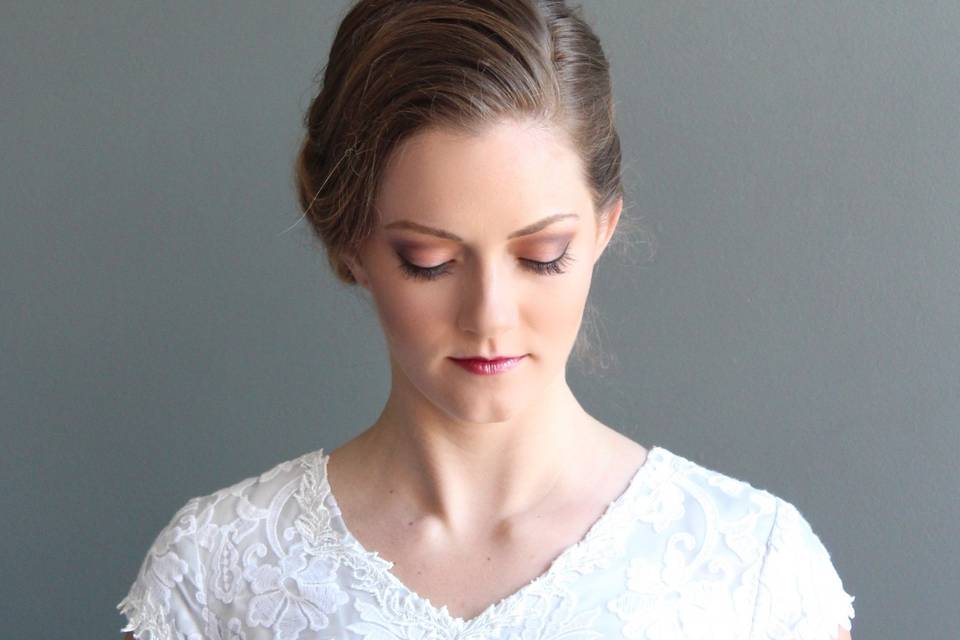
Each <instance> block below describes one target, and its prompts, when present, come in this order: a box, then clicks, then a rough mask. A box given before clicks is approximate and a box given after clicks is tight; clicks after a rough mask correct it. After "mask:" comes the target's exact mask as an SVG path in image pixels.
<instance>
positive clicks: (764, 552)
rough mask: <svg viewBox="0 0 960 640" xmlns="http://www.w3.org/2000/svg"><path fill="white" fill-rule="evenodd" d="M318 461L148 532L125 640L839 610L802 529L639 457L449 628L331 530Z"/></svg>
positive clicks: (701, 627)
mask: <svg viewBox="0 0 960 640" xmlns="http://www.w3.org/2000/svg"><path fill="white" fill-rule="evenodd" d="M328 459H329V456H328V455H327V454H325V453H324V451H323V449H320V450H318V451H314V452H310V453H307V454H304V455H302V456H300V457H298V458H295V459H293V460H289V461H286V462H283V463H281V464H278V465H276V466H275V467H273V468H272V469H270V470H269V471H267V472H265V473H263V474H261V475H260V476H256V477H252V478H247V479H245V480H243V481H241V482H238V483H236V484H234V485H232V486H230V487H226V488H224V489H221V490H219V491H217V492H215V493H212V494H209V495H207V496H201V497H195V498H191V499H190V500H189V501H187V503H186V504H185V505H184V506H183V507H182V508H181V509H179V510H178V511H177V513H176V514H174V516H173V518H172V519H171V520H170V522H169V523H168V524H167V525H166V526H165V527H164V528H163V529H162V530H161V531H160V532H159V534H158V535H157V537H156V539H155V540H154V542H153V544H152V546H151V547H150V549H149V551H148V552H147V555H146V557H145V558H144V560H143V563H142V564H141V566H140V570H139V572H138V574H137V576H136V579H135V581H134V583H133V585H132V586H131V588H130V590H129V592H128V594H127V596H126V597H125V598H124V599H123V600H122V601H121V602H120V603H119V604H118V605H117V608H118V609H119V610H120V611H121V612H122V613H123V614H124V615H125V616H126V617H127V619H128V623H127V625H126V626H124V627H123V628H122V629H121V632H127V631H133V633H134V637H135V638H137V639H138V640H172V639H177V640H200V639H207V638H209V639H213V640H266V639H275V640H320V639H324V640H327V639H333V638H342V639H362V638H365V639H370V640H387V639H394V638H400V639H404V640H432V639H440V638H444V639H447V638H450V639H453V638H456V639H462V640H486V639H490V640H492V639H495V638H509V639H510V640H561V639H563V640H587V639H594V638H629V639H633V640H707V639H710V640H724V639H730V640H734V639H737V640H833V639H834V638H835V636H834V635H833V634H834V633H835V632H836V630H837V628H838V627H843V628H845V629H848V630H849V629H850V626H851V623H850V620H851V619H852V618H853V616H854V610H853V605H852V603H853V600H854V598H853V596H851V595H849V594H847V593H846V592H845V591H844V589H843V585H842V583H841V580H840V577H839V576H838V575H837V573H836V571H835V569H834V567H833V565H832V563H831V560H830V555H829V553H828V552H827V550H826V549H825V548H824V546H823V544H822V543H821V541H820V539H819V538H818V537H817V535H816V534H815V533H814V532H813V530H812V528H811V527H810V525H809V523H807V521H806V520H805V519H804V518H803V516H802V515H801V514H800V513H799V511H797V509H796V508H795V507H794V506H793V505H792V504H790V503H789V502H786V501H785V500H783V499H781V498H778V497H776V496H774V495H772V494H770V493H768V492H766V491H764V490H762V489H757V488H754V487H752V486H751V485H749V484H747V483H746V482H742V481H740V480H737V479H735V478H731V477H729V476H725V475H723V474H720V473H718V472H715V471H712V470H710V469H706V468H705V467H702V466H700V465H698V464H696V463H694V462H692V461H690V460H687V459H685V458H683V457H682V456H679V455H677V454H674V453H672V452H670V451H668V450H667V449H664V448H662V447H652V448H651V449H650V451H649V454H648V456H647V460H646V461H645V462H644V464H643V465H642V466H641V467H640V468H639V469H638V470H637V472H636V473H635V475H634V477H633V478H632V480H631V482H630V484H629V486H628V487H627V489H626V490H624V492H623V493H622V494H621V495H620V496H619V497H617V498H616V499H615V500H614V501H612V502H611V503H610V504H609V505H608V507H607V509H606V511H604V513H603V515H602V516H600V518H599V519H598V520H597V521H595V522H594V523H593V525H592V526H591V527H590V529H589V530H588V531H587V533H586V534H585V535H584V536H583V537H582V538H581V539H580V541H579V542H577V543H576V544H574V545H571V546H569V547H567V548H566V549H564V550H563V552H561V553H560V554H559V555H558V556H557V557H556V558H555V559H554V561H553V562H552V564H551V565H550V566H549V567H548V569H547V570H546V571H545V572H544V573H542V574H541V575H539V576H537V577H535V578H534V579H533V580H531V581H530V582H529V583H527V584H526V585H525V586H524V587H522V588H520V589H518V590H517V591H514V592H513V593H512V594H510V595H508V596H507V597H505V598H503V599H501V600H500V601H498V602H496V603H493V604H491V605H490V606H488V607H487V608H486V609H485V610H484V611H482V612H481V613H480V614H478V615H477V616H475V617H473V618H470V619H463V618H460V617H457V616H454V615H452V614H450V613H449V611H448V610H447V607H446V606H440V607H437V606H435V605H434V604H433V603H431V602H430V601H429V600H428V599H426V598H424V597H421V596H420V595H419V594H417V593H416V592H414V591H413V590H411V589H409V588H407V587H406V586H405V585H404V584H403V583H402V582H401V581H400V580H399V579H398V578H396V576H395V575H394V574H393V573H391V571H390V569H391V567H392V566H393V564H392V563H391V562H390V561H388V560H386V559H385V558H382V557H380V555H379V554H378V553H377V552H376V551H370V550H367V549H365V548H364V547H363V546H362V545H361V544H360V542H359V541H358V540H357V539H356V538H355V537H354V536H353V535H352V534H351V532H350V531H349V529H348V528H347V526H346V524H345V523H344V521H343V518H342V515H341V512H340V508H339V506H338V504H337V501H336V498H335V497H334V496H333V494H332V493H331V491H330V485H329V483H328V482H327V475H326V470H327V460H328Z"/></svg>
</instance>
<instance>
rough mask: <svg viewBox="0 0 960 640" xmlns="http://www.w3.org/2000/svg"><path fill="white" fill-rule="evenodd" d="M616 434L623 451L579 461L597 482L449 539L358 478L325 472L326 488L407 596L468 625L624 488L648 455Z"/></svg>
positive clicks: (537, 570)
mask: <svg viewBox="0 0 960 640" xmlns="http://www.w3.org/2000/svg"><path fill="white" fill-rule="evenodd" d="M617 435H618V436H619V434H617ZM619 437H621V438H623V440H626V441H627V443H628V444H627V446H624V443H623V442H622V441H621V442H619V443H617V444H618V449H617V452H616V453H610V455H607V456H606V457H604V458H603V459H601V460H596V461H594V464H595V466H594V464H587V463H585V464H584V466H583V470H584V475H583V477H584V478H595V479H597V480H596V481H595V482H581V483H579V484H578V485H577V487H576V490H575V491H573V492H570V491H567V492H566V493H565V494H560V495H557V496H555V497H554V498H553V499H551V500H550V501H549V502H548V503H546V504H544V505H542V506H541V507H540V508H538V509H537V510H533V511H530V512H528V513H525V514H522V515H520V516H517V517H514V518H512V519H511V520H510V521H502V522H491V523H489V525H483V526H479V527H476V528H475V530H474V531H473V532H471V534H470V536H469V537H464V536H453V535H451V534H450V533H449V532H448V531H447V530H446V529H445V528H444V527H442V526H441V525H440V524H439V523H438V522H437V521H436V520H435V519H433V518H432V517H431V516H429V515H428V516H416V515H414V516H411V515H410V513H409V512H408V513H402V512H401V510H400V509H399V508H397V507H395V506H394V505H392V504H391V502H390V500H389V499H387V500H383V499H382V498H381V499H379V500H377V501H373V500H372V499H371V496H372V493H370V492H367V490H366V489H365V488H364V486H363V483H362V480H361V479H359V478H358V479H356V480H352V479H349V478H348V477H346V476H347V475H348V474H347V473H344V475H343V476H341V475H340V473H331V472H329V469H328V473H329V474H330V476H331V477H333V476H336V477H333V480H331V481H330V484H331V487H332V489H333V492H334V494H335V495H336V496H337V501H338V506H339V507H340V510H341V515H342V518H343V520H344V522H346V523H347V527H348V528H349V530H350V532H351V533H352V534H353V535H354V537H355V538H356V539H357V540H358V541H359V542H360V544H361V545H362V546H363V547H364V548H365V549H367V550H368V551H376V552H378V553H379V555H380V557H382V558H384V559H386V560H388V561H390V562H392V563H393V567H391V569H390V573H392V574H393V575H394V577H396V578H397V579H398V580H399V581H400V582H401V583H403V585H404V586H405V587H406V588H407V589H408V590H409V591H412V592H414V593H416V594H417V595H419V596H420V597H422V598H425V599H427V600H429V601H430V603H431V605H433V606H434V607H436V608H440V607H442V606H444V605H445V606H446V607H447V610H448V611H449V613H450V614H451V615H453V616H456V617H460V618H463V619H465V620H469V619H471V618H473V617H475V616H477V615H478V614H480V613H481V612H483V611H484V610H485V609H487V608H488V607H489V606H490V605H492V604H494V603H497V602H499V601H500V600H502V599H504V598H506V597H508V596H510V595H512V594H513V593H515V592H516V591H518V590H519V589H521V588H523V587H524V586H526V585H527V584H529V583H530V582H531V581H532V580H534V579H535V578H537V577H538V576H540V575H542V574H543V573H545V572H546V571H547V570H548V568H549V567H550V565H551V563H552V562H553V561H554V559H555V558H556V557H557V556H559V555H560V554H561V553H562V552H563V551H564V550H565V549H567V548H568V547H570V546H572V545H574V544H576V543H577V542H579V541H580V540H581V539H582V538H583V537H584V535H586V533H587V531H588V530H589V529H590V527H591V526H592V525H593V524H594V523H595V522H596V521H597V520H598V519H600V518H601V516H602V515H603V514H604V512H605V511H606V509H607V507H608V505H609V504H610V502H611V501H613V500H614V499H615V498H617V497H618V496H619V495H620V494H621V493H622V492H623V491H624V490H625V489H626V487H627V485H628V484H629V482H630V479H631V478H632V477H633V475H634V474H635V473H636V471H637V469H638V468H639V467H640V466H641V465H642V464H643V463H644V461H645V460H646V453H647V451H646V450H645V449H644V448H643V447H641V446H640V445H638V444H636V443H634V442H633V441H632V440H628V439H627V438H625V437H624V436H619ZM332 467H333V465H331V468H332ZM335 471H336V472H347V469H346V467H344V468H340V469H336V470H335ZM338 480H339V481H338Z"/></svg>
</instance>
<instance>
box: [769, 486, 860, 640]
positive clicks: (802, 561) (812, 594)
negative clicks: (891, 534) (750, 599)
mask: <svg viewBox="0 0 960 640" xmlns="http://www.w3.org/2000/svg"><path fill="white" fill-rule="evenodd" d="M853 600H854V597H853V596H851V595H850V594H848V593H847V592H846V591H844V589H843V584H842V582H841V580H840V576H839V575H837V571H836V569H835V568H834V566H833V563H832V562H831V560H830V554H829V552H828V551H827V549H826V547H824V546H823V543H822V542H821V541H820V538H819V537H818V536H817V534H816V533H814V531H813V529H811V527H810V524H809V523H808V522H807V521H806V520H805V519H804V517H803V516H802V515H801V514H800V512H799V511H797V509H796V507H794V506H793V505H792V504H790V503H789V502H787V501H785V500H783V499H781V498H777V510H776V514H775V516H774V522H773V527H772V529H771V531H770V538H769V540H768V542H767V550H766V555H765V557H764V561H763V565H762V568H761V570H760V577H759V582H758V589H757V599H756V603H755V607H754V614H753V622H752V627H751V629H752V630H751V634H750V640H836V637H837V636H836V634H837V630H838V627H843V628H844V629H846V630H847V631H849V630H850V628H851V620H852V619H853V617H854V611H853Z"/></svg>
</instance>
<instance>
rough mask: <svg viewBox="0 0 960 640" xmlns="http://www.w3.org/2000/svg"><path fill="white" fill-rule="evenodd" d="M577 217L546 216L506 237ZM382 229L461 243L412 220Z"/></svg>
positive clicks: (456, 236) (519, 234)
mask: <svg viewBox="0 0 960 640" xmlns="http://www.w3.org/2000/svg"><path fill="white" fill-rule="evenodd" d="M579 217H580V216H578V215H577V214H575V213H556V214H554V215H552V216H547V217H546V218H542V219H540V220H537V221H536V222H534V223H533V224H530V225H527V226H525V227H524V228H522V229H518V230H517V231H514V232H513V233H511V234H510V235H509V236H507V238H509V239H511V240H512V239H513V238H519V237H521V236H528V235H530V234H532V233H536V232H537V231H540V230H541V229H543V228H545V227H547V226H549V225H551V224H553V223H554V222H557V221H558V220H562V219H564V218H579ZM384 229H409V230H410V231H417V232H420V233H426V234H429V235H432V236H437V237H438V238H444V239H445V240H455V241H456V242H463V238H461V237H460V236H458V235H455V234H452V233H450V232H449V231H444V230H443V229H436V228H434V227H428V226H426V225H424V224H419V223H417V222H413V221H412V220H397V221H396V222H391V223H390V224H388V225H386V226H384Z"/></svg>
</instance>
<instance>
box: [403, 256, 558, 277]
mask: <svg viewBox="0 0 960 640" xmlns="http://www.w3.org/2000/svg"><path fill="white" fill-rule="evenodd" d="M397 257H399V258H400V271H401V273H403V275H404V276H406V277H408V278H411V279H413V280H436V279H438V278H440V277H442V276H444V275H446V274H448V273H450V270H449V267H448V265H449V264H450V262H452V261H448V262H442V263H440V264H438V265H436V266H433V267H421V266H418V265H415V264H413V263H411V262H408V261H407V260H404V259H403V257H402V256H400V255H399V254H397ZM574 260H575V258H574V257H573V256H572V255H571V254H570V252H569V251H567V250H566V249H564V251H563V254H562V255H561V256H560V257H558V258H556V259H555V260H550V261H548V262H541V261H539V260H530V259H529V258H520V262H521V263H523V264H524V265H525V268H526V269H528V270H530V271H532V272H534V273H536V274H539V275H556V274H561V273H566V267H567V265H569V264H570V263H571V262H573V261H574Z"/></svg>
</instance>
